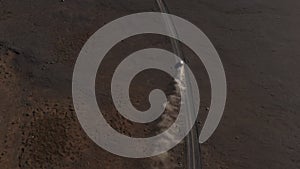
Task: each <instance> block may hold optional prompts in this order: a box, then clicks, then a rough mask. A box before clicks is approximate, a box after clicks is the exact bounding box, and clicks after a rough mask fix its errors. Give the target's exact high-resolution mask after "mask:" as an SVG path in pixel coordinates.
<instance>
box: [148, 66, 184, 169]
mask: <svg viewBox="0 0 300 169" xmlns="http://www.w3.org/2000/svg"><path fill="white" fill-rule="evenodd" d="M175 82H176V83H175V86H174V87H175V89H174V92H173V94H172V95H169V96H168V101H167V102H166V103H165V104H164V107H165V112H166V113H164V114H163V115H162V117H161V119H162V120H161V121H160V122H159V123H158V125H157V126H158V127H159V128H160V132H163V131H166V130H167V129H168V127H169V126H170V124H172V123H173V122H174V120H175V119H176V117H177V112H179V108H180V102H181V98H180V91H182V90H183V91H185V89H186V87H185V86H186V85H185V72H184V65H183V64H181V65H180V66H179V67H177V77H176V79H175ZM174 140H175V138H174V137H173V135H172V133H167V136H166V137H164V138H163V139H161V140H160V145H169V144H171V143H172V142H174ZM154 151H155V148H154ZM176 158H177V157H176V156H172V154H171V153H169V152H166V153H164V154H161V155H159V156H156V157H152V159H153V160H154V161H155V162H154V163H153V164H152V168H154V169H162V168H163V169H174V168H178V166H179V167H181V165H182V164H181V162H177V163H175V161H176V160H177V159H176Z"/></svg>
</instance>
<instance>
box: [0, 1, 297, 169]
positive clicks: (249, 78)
mask: <svg viewBox="0 0 300 169" xmlns="http://www.w3.org/2000/svg"><path fill="white" fill-rule="evenodd" d="M166 3H167V5H168V7H169V10H170V12H171V13H173V14H176V15H178V16H181V17H183V18H186V19H187V20H189V21H191V22H192V23H194V24H195V25H197V26H198V27H200V28H201V29H202V30H203V31H204V32H205V33H206V34H207V36H208V37H209V38H210V40H211V41H212V43H213V44H214V45H215V47H216V49H217V51H218V52H219V54H220V57H221V60H222V62H223V64H224V68H225V71H226V76H227V84H228V99H227V105H226V109H225V112H224V116H223V119H222V121H221V123H220V126H219V127H218V129H217V130H216V132H215V133H214V135H213V136H212V137H211V138H210V139H209V141H207V142H206V143H204V144H203V145H201V149H202V163H203V168H205V169H206V168H209V169H220V168H224V169H226V168H230V169H240V168H272V169H282V168H291V169H296V168H300V161H299V157H300V139H299V134H298V133H300V125H299V124H300V123H299V121H300V116H299V114H297V110H299V108H300V104H299V103H300V99H299V98H300V97H299V96H300V95H299V93H300V88H299V83H300V76H299V73H298V72H299V67H298V63H300V62H299V59H300V57H299V56H300V48H299V47H298V46H299V44H300V31H299V30H300V20H299V18H300V13H299V9H300V3H299V2H298V1H297V0H287V1H279V0H265V1H264V2H261V1H258V0H254V1H243V0H237V1H232V2H228V1H217V0H201V1H196V0H190V1H183V0H177V1H169V0H167V1H166ZM0 9H1V10H0V84H1V85H0V108H1V109H0V168H1V169H2V168H3V169H18V168H22V169H27V168H28V169H29V168H34V169H36V168H47V169H48V168H49V169H50V168H55V169H59V168H64V169H77V168H78V169H82V168H90V169H94V168H105V169H109V168H112V169H121V168H122V169H123V168H128V169H132V168H134V169H135V168H138V169H143V168H144V169H150V168H172V169H173V168H185V155H184V154H185V151H184V142H183V143H182V144H179V145H178V146H176V147H175V148H174V149H172V150H171V151H170V152H169V153H168V154H163V155H161V156H159V157H156V158H148V159H128V158H123V157H119V156H116V155H113V154H111V153H109V152H107V151H105V150H103V149H101V148H100V147H98V146H97V145H96V144H94V143H93V142H92V141H91V140H90V139H89V138H88V137H87V135H86V134H85V132H84V131H83V130H82V129H81V127H80V124H79V122H78V120H77V118H76V115H75V112H74V108H73V104H72V95H71V84H72V79H71V78H72V71H73V66H74V64H75V61H76V58H77V56H78V53H79V51H80V49H81V47H82V46H83V44H84V43H85V41H86V40H87V39H88V38H89V37H90V36H91V35H92V34H93V33H94V32H95V31H96V30H98V29H99V28H100V27H102V26H103V25H105V24H106V23H108V22H109V21H112V20H114V19H117V18H119V17H121V16H124V15H127V14H132V13H136V12H145V11H159V10H158V7H157V5H156V4H155V1H150V0H144V1H143V2H141V1H138V0H129V1H122V0H116V1H108V0H105V1H103V0H100V1H99V0H85V1H79V0H73V1H68V0H66V1H64V2H61V1H60V0H57V1H46V0H40V1H33V0H27V1H16V0H2V1H0ZM147 47H159V48H163V49H167V50H171V49H172V48H171V46H170V41H169V39H168V38H166V37H162V36H158V35H141V36H135V37H132V38H129V39H126V40H124V41H122V42H121V43H119V44H117V45H116V46H114V48H113V49H112V50H111V51H110V52H109V53H108V54H107V56H106V57H105V60H104V61H103V63H102V64H101V68H100V69H99V71H98V75H97V81H96V86H97V87H96V94H97V99H98V104H99V105H100V107H101V110H103V112H104V113H103V114H104V116H105V118H106V120H107V121H108V122H109V123H110V124H111V126H112V127H113V128H115V129H116V130H117V131H119V132H121V133H123V134H125V135H128V136H131V137H148V136H152V135H155V134H157V133H158V132H161V131H159V129H158V128H157V124H158V123H159V121H160V120H161V119H158V120H156V121H154V122H152V123H150V124H147V125H143V124H136V123H132V122H130V121H128V120H126V119H124V118H123V117H122V116H121V115H120V114H119V113H118V112H117V111H116V109H115V107H114V106H113V105H112V100H111V96H110V81H111V76H112V74H113V71H114V69H115V67H116V66H117V65H118V64H119V63H120V61H121V60H122V59H123V58H125V57H126V56H127V55H129V54H130V53H132V52H134V51H136V50H140V49H143V48H147ZM181 47H182V49H183V53H184V55H185V56H186V57H187V62H188V65H189V66H190V67H191V69H192V70H193V72H194V74H195V76H196V78H197V81H198V85H199V87H200V91H201V107H200V114H201V115H200V122H199V123H197V125H199V126H201V125H202V124H203V122H204V120H205V116H206V112H207V110H208V107H209V100H210V92H209V90H210V86H209V83H208V77H207V74H206V72H205V69H204V68H203V65H202V64H201V62H200V61H199V60H198V59H197V57H196V56H195V55H194V53H192V52H191V51H190V50H189V49H188V47H186V46H184V44H181ZM154 88H160V89H162V90H163V91H165V92H166V94H167V95H172V94H174V87H173V79H172V78H170V77H169V76H168V75H166V74H164V73H163V72H160V71H157V70H148V71H145V72H142V73H140V74H139V75H138V76H137V77H136V78H135V79H134V80H133V82H132V85H131V87H130V96H131V101H132V103H133V105H134V106H135V107H136V108H137V109H139V110H146V109H147V108H148V107H149V103H148V101H147V98H148V94H149V92H150V91H151V90H152V89H154ZM165 113H168V112H165Z"/></svg>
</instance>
